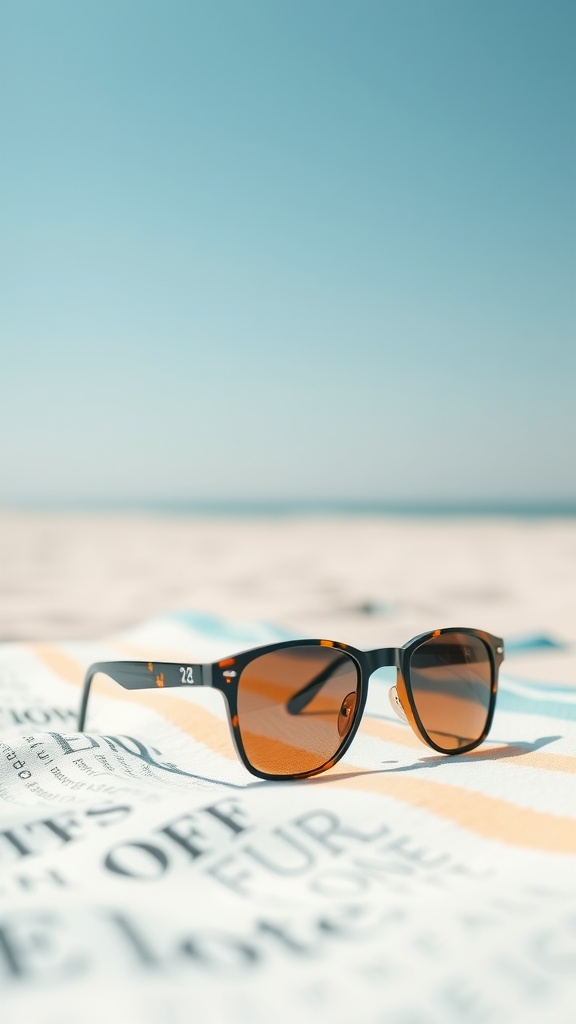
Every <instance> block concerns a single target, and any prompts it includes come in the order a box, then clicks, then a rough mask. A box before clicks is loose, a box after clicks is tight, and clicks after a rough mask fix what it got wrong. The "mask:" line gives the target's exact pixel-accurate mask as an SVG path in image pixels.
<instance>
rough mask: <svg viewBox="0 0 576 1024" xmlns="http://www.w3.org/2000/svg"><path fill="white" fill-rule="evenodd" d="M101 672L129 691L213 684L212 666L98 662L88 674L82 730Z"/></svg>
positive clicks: (81, 730) (80, 723) (82, 710)
mask: <svg viewBox="0 0 576 1024" xmlns="http://www.w3.org/2000/svg"><path fill="white" fill-rule="evenodd" d="M99 672H101V673H102V674H103V675H106V676H109V678H110V679H113V680H114V682H115V683H118V684H119V685H120V686H122V687H124V689H125V690H155V689H162V688H164V687H174V686H212V666H211V665H177V664H174V663H172V662H151V661H98V662H95V664H94V665H90V667H89V668H88V670H87V671H86V675H85V677H84V684H83V687H82V699H81V701H80V710H79V712H78V731H79V732H83V730H84V725H85V723H86V710H87V707H88V698H89V696H90V688H91V686H92V680H93V679H94V676H96V675H97V674H98V673H99Z"/></svg>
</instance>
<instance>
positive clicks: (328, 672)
mask: <svg viewBox="0 0 576 1024" xmlns="http://www.w3.org/2000/svg"><path fill="white" fill-rule="evenodd" d="M349 661H350V659H349V657H348V655H347V654H343V655H342V657H341V658H337V659H336V660H335V661H333V662H332V663H331V664H330V665H327V666H326V668H323V669H322V671H321V672H318V674H317V675H315V676H314V677H313V678H312V679H311V680H310V682H309V683H306V686H303V687H302V688H301V689H300V690H298V691H297V692H296V693H294V694H293V695H292V697H290V699H289V700H287V701H286V710H287V712H288V713H289V714H290V715H298V714H300V712H301V711H304V708H307V707H308V705H309V704H310V703H311V702H312V701H313V700H314V697H315V696H316V694H317V693H319V692H320V690H321V689H322V687H323V686H324V683H327V682H328V680H329V679H331V678H332V676H333V675H334V673H335V671H336V669H338V668H340V667H341V666H342V665H345V664H347V663H348V662H349Z"/></svg>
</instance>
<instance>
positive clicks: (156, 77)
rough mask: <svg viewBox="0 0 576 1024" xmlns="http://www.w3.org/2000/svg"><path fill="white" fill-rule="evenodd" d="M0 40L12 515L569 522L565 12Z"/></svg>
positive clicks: (481, 1)
mask: <svg viewBox="0 0 576 1024" xmlns="http://www.w3.org/2000/svg"><path fill="white" fill-rule="evenodd" d="M0 37H1V40H2V42H1V44H0V45H1V48H2V52H1V53H0V66H1V71H0V74H1V94H2V111H1V125H0V137H1V139H2V155H1V180H0V201H1V206H2V212H1V223H0V233H1V238H0V248H1V267H0V279H1V292H2V295H1V314H0V315H1V329H2V340H1V342H0V502H1V501H5V502H14V501H16V502H17V501H25V500H28V499H36V500H40V501H42V500H46V501H53V500H61V501H66V500H69V499H70V500H74V499H83V500H90V499H91V498H94V499H98V500H113V501H123V500H136V501H137V500H139V499H142V500H146V499H152V500H160V501H161V500H177V499H191V500H194V499H202V498H216V499H222V498H230V499H258V498H296V499H298V498H309V499H318V498H320V499H331V498H335V499H339V498H340V499H341V498H345V499H353V498H354V497H358V498H363V499H367V498H375V499H382V500H389V501H393V500H397V499H405V500H424V501H436V500H452V499H458V500H463V501H468V500H469V501H475V500H479V499H480V500H510V499H512V500H537V499H540V500H548V499H550V500H555V499H572V500H574V499H576V472H575V465H576V458H575V447H576V446H575V438H576V338H575V327H576V307H575V289H574V285H575V277H576V274H575V271H576V245H575V237H576V201H575V181H576V147H575V131H574V116H575V98H576V88H575V85H576V72H575V61H574V51H575V42H576V3H574V2H573V0H565V2H564V0H539V2H533V0H346V2H342V0H240V2H239V0H210V2H207V0H97V2H92V0H3V2H2V6H1V23H0Z"/></svg>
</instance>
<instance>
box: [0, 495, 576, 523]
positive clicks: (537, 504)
mask: <svg viewBox="0 0 576 1024" xmlns="http://www.w3.org/2000/svg"><path fill="white" fill-rule="evenodd" d="M0 511H6V512H8V511H11V512H15V511H21V512H35V513H42V512H46V513H55V512H60V513H65V512H66V513H76V512H77V513H84V514H89V513H103V514H106V513H107V514H114V513H124V514H128V513H134V514H144V515H145V514H148V515H172V516H195V517H201V516H221V517H235V516H246V517H249V516H271V517H277V516H389V517H395V516H407V517H414V518H424V517H456V516H457V517H478V516H481V517H501V516H504V517H510V518H520V519H537V518H558V517H561V518H566V519H568V518H573V517H576V500H566V501H496V500H494V501H482V502H481V501H445V502H434V501H397V502H389V501H378V500H365V501H339V500H304V499H290V500H289V499H284V500H282V499H254V500H230V501H225V500H221V499H213V500H208V499H206V500H202V501H187V500H170V499H167V500H165V501H158V500H137V499H130V500H123V501H104V500H101V501H93V500H91V501H88V500H78V501H58V502H56V501H26V502H22V501H20V502H14V501H12V502H2V501H1V500H0Z"/></svg>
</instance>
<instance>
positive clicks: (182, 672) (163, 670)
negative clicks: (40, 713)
mask: <svg viewBox="0 0 576 1024" xmlns="http://www.w3.org/2000/svg"><path fill="white" fill-rule="evenodd" d="M446 633H460V634H462V633H463V634H465V635H467V636H472V637H476V638H478V639H479V640H481V641H483V643H484V645H485V647H486V649H487V651H488V654H489V657H490V669H491V689H490V703H489V706H488V710H487V717H486V724H485V727H484V729H483V731H482V734H481V735H480V736H479V737H478V739H476V740H474V741H473V742H471V743H468V744H467V745H466V746H462V747H459V748H458V749H457V750H446V749H444V748H443V747H440V746H438V744H437V743H435V742H434V741H433V740H432V739H431V738H430V736H429V735H428V733H427V732H426V730H425V728H424V726H423V724H422V721H421V719H420V716H419V714H418V711H417V708H416V704H415V701H414V697H413V694H412V689H411V685H410V659H411V657H412V654H413V653H414V651H415V650H417V649H418V648H419V647H421V646H422V644H424V643H426V641H428V640H432V639H434V638H435V637H437V636H442V635H444V634H446ZM290 647H331V648H334V649H336V650H339V651H342V653H343V654H345V655H346V656H348V657H349V658H351V659H352V661H353V662H354V663H355V665H356V670H357V673H358V700H357V702H356V707H355V709H354V718H353V721H352V723H351V725H350V728H349V729H348V731H347V733H346V735H345V736H344V738H343V740H342V743H341V744H340V746H339V747H338V750H337V751H336V753H335V754H334V756H333V757H331V758H330V759H329V760H328V761H326V762H325V764H323V765H321V766H320V767H318V768H314V769H312V770H310V771H306V772H302V773H298V774H296V773H290V774H286V775H275V774H269V773H267V772H263V771H260V770H259V769H258V768H255V767H254V766H253V765H252V764H251V763H250V761H249V759H248V757H247V756H246V752H245V750H244V744H243V742H242V733H241V730H240V727H239V723H238V686H239V682H240V677H241V675H242V671H243V670H244V669H245V668H246V666H247V665H249V664H250V662H252V661H254V660H255V659H256V658H260V657H261V656H262V655H263V654H271V653H273V652H274V651H281V650H287V649H289V648H290ZM503 659H504V641H503V640H502V639H500V638H499V637H496V636H492V634H490V633H486V632H484V631H483V630H479V629H468V628H465V627H457V626H451V627H447V628H445V629H435V630H434V631H433V632H430V633H420V634H419V635H418V636H416V637H414V638H413V639H412V640H409V641H408V643H406V644H404V646H403V647H383V648H377V649H376V650H373V651H360V650H357V649H356V648H355V647H350V646H349V645H348V644H344V643H339V642H337V641H332V640H286V641H281V642H280V643H275V644H268V645H266V646H265V647H255V648H252V649H251V650H248V651H242V652H241V653H240V654H236V655H234V657H230V658H224V659H223V660H222V661H218V662H214V663H212V664H205V665H191V664H189V663H184V662H182V663H181V664H177V663H173V662H144V661H101V662H96V663H95V664H93V665H90V667H89V668H88V670H87V672H86V676H85V679H84V686H83V690H82V700H81V704H80V711H79V715H78V729H79V731H80V732H82V731H83V730H84V725H85V721H86V710H87V705H88V698H89V695H90V687H91V685H92V680H93V678H94V676H95V675H97V673H99V672H102V673H103V674H104V675H107V676H109V677H110V678H111V679H113V680H114V681H115V682H117V683H119V684H120V686H122V687H124V688H125V689H127V690H146V689H156V688H170V687H176V686H208V687H211V688H213V689H215V690H220V692H221V693H222V694H223V696H224V702H225V704H226V709H227V712H228V723H229V726H230V732H231V735H232V739H233V742H234V746H235V749H236V753H237V754H238V757H239V758H240V760H241V761H242V763H243V764H244V765H245V767H246V768H247V769H248V771H250V772H251V773H252V774H253V775H256V776H258V778H261V779H275V780H276V781H286V780H289V779H305V778H309V777H311V776H313V775H319V774H320V773H321V772H325V771H327V770H328V769H329V768H332V766H333V765H335V764H336V763H337V762H338V761H339V760H340V759H341V757H342V756H343V755H344V754H345V753H346V751H347V750H348V748H349V746H350V744H351V743H352V741H353V739H354V737H355V735H356V733H357V731H358V727H359V725H360V722H361V720H362V715H363V713H364V708H365V706H366V698H367V696H368V682H369V679H370V676H371V675H372V674H373V673H374V672H376V671H377V669H379V668H387V667H393V668H396V692H397V695H398V699H399V703H400V709H399V711H400V714H401V716H402V717H405V718H406V720H407V722H408V723H409V724H410V725H411V727H412V729H413V730H414V732H415V733H416V735H417V736H418V737H419V738H420V739H421V740H423V742H424V743H426V744H427V745H428V746H429V747H432V748H433V749H434V750H437V751H438V752H439V753H441V754H452V755H455V754H465V753H467V752H468V751H469V750H474V748H475V747H477V746H479V745H480V744H481V743H482V742H483V741H484V740H485V739H486V737H487V735H488V733H489V731H490V727H491V725H492V718H493V716H494V708H495V705H496V693H497V689H498V670H499V668H500V665H501V663H502V661H503ZM297 696H298V695H297ZM292 700H293V701H294V698H292ZM304 703H307V701H306V700H305V701H304ZM302 706H303V705H302ZM297 710H298V708H296V711H297ZM402 712H403V713H404V714H403V715H402Z"/></svg>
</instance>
